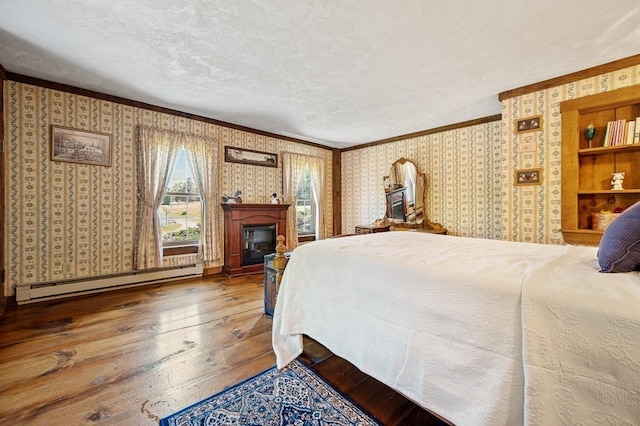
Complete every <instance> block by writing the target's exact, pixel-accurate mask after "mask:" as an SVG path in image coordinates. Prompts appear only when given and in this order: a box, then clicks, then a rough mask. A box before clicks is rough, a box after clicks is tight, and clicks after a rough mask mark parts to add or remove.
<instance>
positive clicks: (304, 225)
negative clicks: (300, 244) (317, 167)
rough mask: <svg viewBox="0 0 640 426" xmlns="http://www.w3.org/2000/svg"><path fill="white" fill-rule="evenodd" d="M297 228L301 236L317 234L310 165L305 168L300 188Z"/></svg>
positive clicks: (297, 206)
mask: <svg viewBox="0 0 640 426" xmlns="http://www.w3.org/2000/svg"><path fill="white" fill-rule="evenodd" d="M296 229H297V231H298V236H300V237H302V236H309V235H315V233H316V200H315V199H314V198H313V191H312V188H311V171H310V170H309V167H306V168H305V170H304V173H303V177H302V182H301V183H300V187H299V188H298V198H297V199H296Z"/></svg>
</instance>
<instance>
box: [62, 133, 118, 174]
mask: <svg viewBox="0 0 640 426" xmlns="http://www.w3.org/2000/svg"><path fill="white" fill-rule="evenodd" d="M51 160H52V161H66V162H70V163H80V164H89V165H94V166H105V167H109V166H111V135H109V134H106V133H98V132H91V131H88V130H78V129H72V128H69V127H59V126H51Z"/></svg>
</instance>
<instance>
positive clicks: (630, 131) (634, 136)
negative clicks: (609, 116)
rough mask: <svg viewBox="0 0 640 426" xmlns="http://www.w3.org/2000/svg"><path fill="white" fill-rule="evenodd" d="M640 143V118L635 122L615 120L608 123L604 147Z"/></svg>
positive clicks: (634, 120)
mask: <svg viewBox="0 0 640 426" xmlns="http://www.w3.org/2000/svg"><path fill="white" fill-rule="evenodd" d="M633 143H640V117H636V118H635V119H633V120H629V121H627V120H624V119H620V120H613V121H609V122H608V123H607V128H606V131H605V135H604V144H603V145H604V146H621V145H629V144H633Z"/></svg>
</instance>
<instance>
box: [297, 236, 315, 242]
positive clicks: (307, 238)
mask: <svg viewBox="0 0 640 426" xmlns="http://www.w3.org/2000/svg"><path fill="white" fill-rule="evenodd" d="M315 240H316V236H315V235H298V242H299V243H308V242H310V241H315Z"/></svg>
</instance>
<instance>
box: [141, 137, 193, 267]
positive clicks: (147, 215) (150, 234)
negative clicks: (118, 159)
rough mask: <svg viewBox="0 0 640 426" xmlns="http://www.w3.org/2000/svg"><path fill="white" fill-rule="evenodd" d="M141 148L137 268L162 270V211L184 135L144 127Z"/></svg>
mask: <svg viewBox="0 0 640 426" xmlns="http://www.w3.org/2000/svg"><path fill="white" fill-rule="evenodd" d="M137 146H138V152H137V173H138V174H137V177H138V211H137V218H136V235H137V240H136V243H135V249H134V251H135V254H134V261H135V268H136V269H149V268H159V267H161V266H162V241H161V239H160V218H159V217H158V208H159V207H160V203H161V202H162V197H163V195H164V192H165V189H166V187H167V185H168V179H169V177H170V176H171V171H172V169H173V166H174V164H175V158H176V155H177V154H178V150H179V149H180V148H181V147H182V134H181V133H179V132H175V131H171V130H163V129H155V128H150V127H143V126H140V127H138V145H137Z"/></svg>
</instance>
